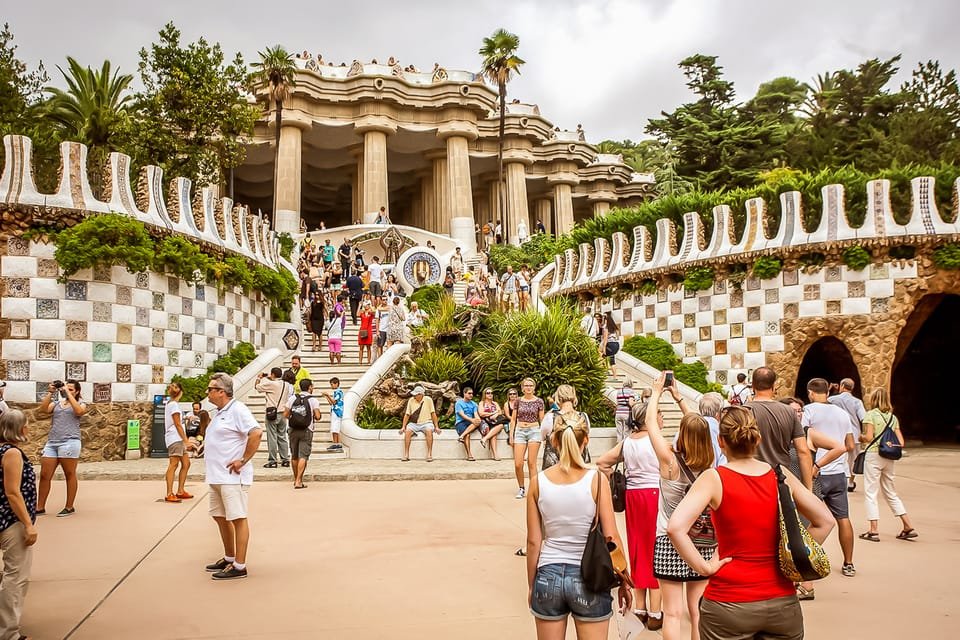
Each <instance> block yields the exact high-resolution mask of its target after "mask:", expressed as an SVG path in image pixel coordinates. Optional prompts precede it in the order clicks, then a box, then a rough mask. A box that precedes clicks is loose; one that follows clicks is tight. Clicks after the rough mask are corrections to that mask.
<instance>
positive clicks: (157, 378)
mask: <svg viewBox="0 0 960 640" xmlns="http://www.w3.org/2000/svg"><path fill="white" fill-rule="evenodd" d="M152 371H153V376H152V379H151V380H152V382H153V384H163V365H162V364H155V365H153V367H152Z"/></svg>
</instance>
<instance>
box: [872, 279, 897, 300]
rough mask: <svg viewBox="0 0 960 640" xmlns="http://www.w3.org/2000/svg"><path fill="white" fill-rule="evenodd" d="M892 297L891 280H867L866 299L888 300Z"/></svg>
mask: <svg viewBox="0 0 960 640" xmlns="http://www.w3.org/2000/svg"><path fill="white" fill-rule="evenodd" d="M891 296H893V280H869V281H868V282H867V297H868V298H889V297H891Z"/></svg>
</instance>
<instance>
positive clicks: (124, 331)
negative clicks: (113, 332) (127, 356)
mask: <svg viewBox="0 0 960 640" xmlns="http://www.w3.org/2000/svg"><path fill="white" fill-rule="evenodd" d="M117 342H118V343H120V344H130V343H132V342H133V327H131V326H130V325H129V324H118V325H117Z"/></svg>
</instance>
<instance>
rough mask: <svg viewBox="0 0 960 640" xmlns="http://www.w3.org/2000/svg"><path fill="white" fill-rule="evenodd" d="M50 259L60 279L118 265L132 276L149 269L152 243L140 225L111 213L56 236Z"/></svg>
mask: <svg viewBox="0 0 960 640" xmlns="http://www.w3.org/2000/svg"><path fill="white" fill-rule="evenodd" d="M55 241H56V243H57V248H56V251H55V252H54V258H56V260H57V264H59V265H60V268H61V269H62V270H63V279H65V278H67V277H68V276H72V275H73V274H75V273H76V272H78V271H80V270H81V269H92V268H93V267H98V266H113V265H122V266H125V267H126V268H127V269H128V270H129V271H131V272H133V273H136V272H138V271H146V270H147V269H149V268H150V266H151V264H152V262H153V256H154V244H153V239H152V238H151V237H150V234H148V233H147V229H146V227H145V226H144V224H143V223H142V222H140V221H139V220H135V219H134V218H130V217H127V216H122V215H118V214H115V213H106V214H102V215H96V216H91V217H89V218H87V219H85V220H83V221H81V222H78V223H77V224H75V225H73V226H72V227H69V228H67V229H64V230H63V231H60V232H58V233H57V234H56V238H55Z"/></svg>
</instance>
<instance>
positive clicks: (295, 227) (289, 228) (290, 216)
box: [273, 209, 300, 235]
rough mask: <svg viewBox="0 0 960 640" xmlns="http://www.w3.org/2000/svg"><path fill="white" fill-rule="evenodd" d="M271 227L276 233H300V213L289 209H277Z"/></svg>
mask: <svg viewBox="0 0 960 640" xmlns="http://www.w3.org/2000/svg"><path fill="white" fill-rule="evenodd" d="M273 228H274V230H275V231H276V232H277V233H283V232H287V233H289V234H290V235H293V234H295V233H300V214H299V213H297V212H296V211H290V210H289V209H277V213H276V215H275V216H274V221H273Z"/></svg>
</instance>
